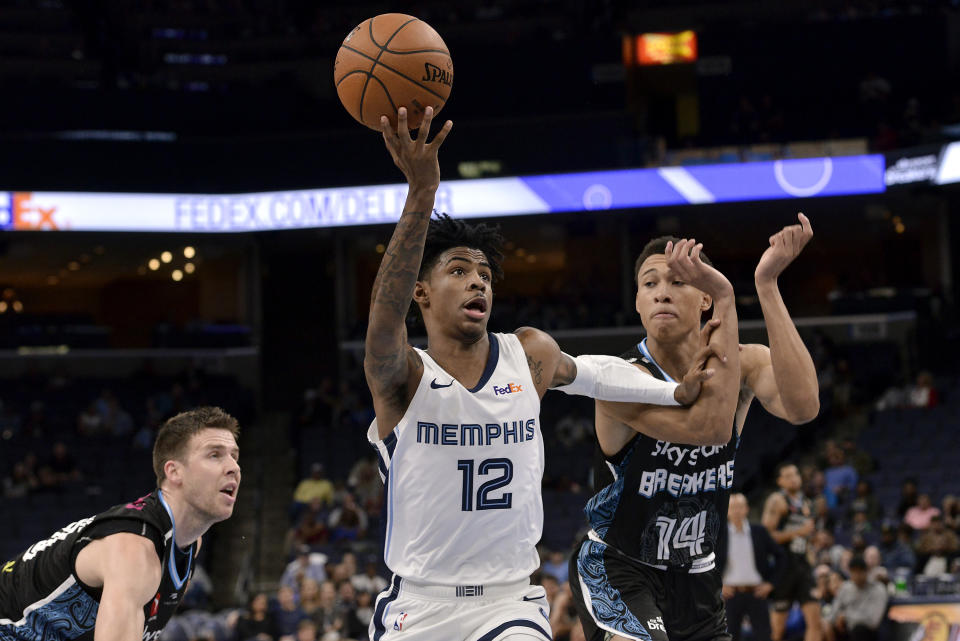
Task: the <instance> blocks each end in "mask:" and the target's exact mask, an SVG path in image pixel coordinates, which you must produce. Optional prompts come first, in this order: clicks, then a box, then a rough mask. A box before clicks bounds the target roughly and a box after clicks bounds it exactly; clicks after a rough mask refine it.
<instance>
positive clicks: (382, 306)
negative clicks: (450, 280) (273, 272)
mask: <svg viewBox="0 0 960 641" xmlns="http://www.w3.org/2000/svg"><path fill="white" fill-rule="evenodd" d="M397 118H398V123H399V124H398V127H397V131H393V129H392V127H391V126H390V123H389V121H388V120H387V118H386V117H385V116H384V117H383V118H382V119H381V126H382V128H383V139H384V142H385V143H386V146H387V149H388V150H389V151H390V155H391V156H392V157H393V161H394V163H395V164H396V165H397V167H399V168H400V169H401V171H403V173H404V175H405V176H406V177H407V182H408V184H409V190H408V192H407V200H406V203H405V204H404V207H403V213H402V214H401V215H400V221H399V222H398V223H397V227H396V229H394V232H393V236H392V237H391V238H390V243H389V245H388V246H387V249H386V251H385V252H384V256H383V260H382V261H381V263H380V269H379V270H378V271H377V277H376V280H375V281H374V283H373V293H372V295H371V298H370V318H369V325H368V328H367V337H366V353H365V355H364V359H363V369H364V373H365V374H366V378H367V384H368V385H369V386H370V391H371V393H372V394H373V402H374V408H375V409H376V412H377V417H378V418H381V417H383V416H384V415H385V414H386V415H389V414H390V413H391V410H393V411H396V409H398V408H395V407H390V404H389V401H390V400H392V399H394V398H395V397H396V396H397V391H398V390H400V389H402V388H403V386H404V385H405V384H406V382H407V377H408V374H409V369H410V366H411V360H412V359H411V356H410V354H409V353H408V352H410V351H411V350H410V347H409V346H408V345H407V328H406V324H405V322H404V321H405V319H406V315H407V311H408V310H409V308H410V302H411V301H412V300H413V289H414V286H415V285H416V282H417V274H418V272H419V270H420V261H421V259H422V258H423V246H424V242H425V241H426V236H427V227H428V225H429V223H430V215H431V213H432V211H433V202H434V196H435V195H436V192H437V188H438V187H439V186H440V165H439V162H438V159H437V150H438V149H439V147H440V145H441V144H443V141H444V139H445V138H446V136H447V134H448V133H449V132H450V129H451V127H452V126H453V123H451V122H450V121H449V120H448V121H447V122H446V123H445V124H444V126H443V128H442V129H441V130H440V132H439V133H438V134H437V136H436V138H435V139H434V140H433V142H431V143H427V142H426V139H427V134H428V133H429V131H430V123H431V120H432V118H433V109H432V108H431V107H427V109H426V114H425V115H424V118H423V123H422V124H421V127H420V131H419V133H418V135H417V140H412V139H411V138H410V133H409V130H408V129H407V112H406V109H404V108H401V109H400V110H399V112H398V115H397ZM402 413H403V412H402V411H401V412H400V414H401V415H402ZM388 422H389V421H388ZM390 428H392V425H390V426H388V427H387V429H390Z"/></svg>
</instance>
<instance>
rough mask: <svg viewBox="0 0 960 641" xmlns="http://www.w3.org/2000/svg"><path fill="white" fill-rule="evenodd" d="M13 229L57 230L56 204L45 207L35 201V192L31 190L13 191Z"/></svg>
mask: <svg viewBox="0 0 960 641" xmlns="http://www.w3.org/2000/svg"><path fill="white" fill-rule="evenodd" d="M12 196H13V206H12V207H11V211H12V217H13V225H12V226H13V229H16V230H46V231H49V230H56V229H59V227H57V222H56V220H54V215H55V214H56V213H57V208H56V207H55V206H48V207H44V206H42V205H40V204H38V203H36V202H34V201H33V194H32V193H31V192H29V191H17V192H13V194H12Z"/></svg>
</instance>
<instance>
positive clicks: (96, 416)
mask: <svg viewBox="0 0 960 641" xmlns="http://www.w3.org/2000/svg"><path fill="white" fill-rule="evenodd" d="M103 432H104V427H103V417H102V416H101V415H100V412H99V411H97V402H96V401H90V404H89V405H87V407H86V408H85V409H84V410H83V411H82V412H80V415H79V416H77V433H78V434H80V436H87V437H91V436H99V435H100V434H102V433H103Z"/></svg>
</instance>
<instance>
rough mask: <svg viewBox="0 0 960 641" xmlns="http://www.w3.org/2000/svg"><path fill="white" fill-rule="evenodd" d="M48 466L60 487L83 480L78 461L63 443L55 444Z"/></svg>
mask: <svg viewBox="0 0 960 641" xmlns="http://www.w3.org/2000/svg"><path fill="white" fill-rule="evenodd" d="M46 465H47V467H49V468H50V471H51V472H52V473H53V476H54V479H55V480H56V482H57V484H58V485H63V484H65V483H73V482H75V481H79V480H80V478H81V474H80V468H79V467H77V460H76V459H75V458H73V455H72V454H70V452H69V451H67V445H66V444H65V443H64V442H63V441H57V442H56V443H54V444H53V451H52V452H51V454H50V458H49V459H47V462H46Z"/></svg>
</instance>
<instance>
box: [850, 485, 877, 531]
mask: <svg viewBox="0 0 960 641" xmlns="http://www.w3.org/2000/svg"><path fill="white" fill-rule="evenodd" d="M857 512H862V513H864V514H865V515H866V517H867V520H868V521H870V522H876V521H877V520H879V519H880V503H879V502H878V501H877V497H876V496H874V495H873V487H872V486H871V485H870V482H869V481H867V480H865V479H860V480H859V481H857V489H856V492H855V493H854V496H853V500H852V501H850V510H849V511H848V515H849V517H850V518H853V515H854V514H855V513H857Z"/></svg>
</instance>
